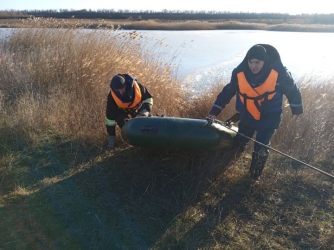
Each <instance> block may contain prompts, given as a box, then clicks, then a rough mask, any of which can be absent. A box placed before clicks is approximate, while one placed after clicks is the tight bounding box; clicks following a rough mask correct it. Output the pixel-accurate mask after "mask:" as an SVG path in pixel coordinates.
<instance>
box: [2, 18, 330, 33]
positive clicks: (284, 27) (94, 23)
mask: <svg viewBox="0 0 334 250" xmlns="http://www.w3.org/2000/svg"><path fill="white" fill-rule="evenodd" d="M41 25H42V26H44V27H50V28H57V27H73V26H77V27H81V28H83V27H84V28H91V29H96V28H101V27H103V28H107V29H110V28H111V29H113V28H120V29H130V30H226V29H228V30H231V29H233V30H267V31H294V32H334V25H331V24H327V25H326V24H316V23H304V22H302V21H300V20H298V19H296V20H286V21H285V20H268V19H263V20H261V19H255V20H253V19H249V20H247V19H246V20H221V21H217V20H211V21H210V20H208V21H196V20H174V21H171V20H170V21H166V20H140V21H133V20H128V19H125V20H117V19H116V20H112V19H106V20H103V19H75V18H73V19H52V18H34V19H0V28H23V27H29V28H32V27H38V26H41Z"/></svg>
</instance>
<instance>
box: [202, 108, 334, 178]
mask: <svg viewBox="0 0 334 250" xmlns="http://www.w3.org/2000/svg"><path fill="white" fill-rule="evenodd" d="M237 114H239V113H237ZM237 114H235V115H233V116H232V117H231V118H230V119H228V120H227V121H226V122H222V121H219V120H217V119H213V118H211V117H206V120H207V121H208V123H209V124H212V123H218V124H219V125H222V126H224V127H225V128H228V129H230V130H231V131H233V132H235V133H237V134H239V135H241V136H243V137H245V138H247V139H248V140H251V141H253V142H255V143H258V144H260V145H261V146H263V147H265V148H267V149H270V150H272V151H275V152H276V153H279V154H281V155H283V156H285V157H287V158H289V159H291V160H294V161H296V162H299V163H300V164H303V165H305V166H307V167H309V168H311V169H313V170H315V171H318V172H320V173H322V174H324V175H326V176H328V177H331V178H333V179H334V176H333V175H331V174H329V173H327V172H325V171H323V170H321V169H319V168H316V167H313V166H311V165H310V164H307V163H305V162H302V161H301V160H298V159H296V158H294V157H292V156H290V155H288V154H285V153H283V152H281V151H279V150H277V149H275V148H273V147H270V146H268V145H265V144H263V143H261V142H259V141H257V140H255V139H253V138H251V137H248V136H246V135H244V134H242V133H240V132H238V131H237V130H235V129H233V128H231V126H230V125H231V122H232V121H235V120H236V118H239V116H238V115H237ZM233 118H234V119H233ZM238 120H239V119H238ZM238 120H237V121H238Z"/></svg>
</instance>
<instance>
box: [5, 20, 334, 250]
mask: <svg viewBox="0 0 334 250" xmlns="http://www.w3.org/2000/svg"><path fill="white" fill-rule="evenodd" d="M75 27H77V25H76V26H75ZM75 27H73V28H72V29H46V28H38V29H25V30H20V31H18V32H16V33H15V34H13V35H12V36H11V37H10V39H9V40H2V41H1V44H0V53H1V57H0V138H1V144H0V217H1V218H2V220H1V223H0V232H1V237H0V248H1V249H34V250H35V249H62V250H63V249H110V248H111V247H112V249H331V248H332V246H333V244H334V237H333V221H334V217H333V211H334V202H333V194H334V193H333V182H331V181H332V180H330V179H329V178H328V177H325V176H323V175H321V174H319V173H315V172H314V171H312V170H310V169H307V168H306V167H303V166H300V165H299V166H298V165H296V164H294V163H293V162H291V161H290V160H287V159H285V158H284V157H282V156H280V155H277V154H272V155H271V158H270V162H269V164H268V168H267V169H266V170H265V174H264V181H263V182H262V184H261V185H259V186H257V187H253V186H251V185H250V183H249V182H248V178H247V170H248V166H249V163H250V152H251V149H249V150H248V151H247V152H246V153H245V154H243V155H241V156H239V157H237V158H236V156H235V154H234V153H233V152H219V151H215V152H203V153H201V154H198V153H197V154H193V153H184V152H183V153H182V152H161V151H155V150H146V149H138V148H133V147H129V146H127V145H125V144H122V143H121V142H119V147H118V148H117V149H116V150H115V151H113V152H105V151H104V150H103V146H104V143H105V127H104V109H105V101H106V94H107V92H108V83H109V80H110V78H111V77H112V76H113V75H114V74H116V73H118V72H129V73H130V74H133V75H135V76H137V77H138V79H139V80H140V81H141V82H142V83H144V84H145V85H147V86H148V88H149V89H150V91H151V92H152V93H153V95H154V97H155V105H154V112H155V113H158V114H165V115H168V116H181V117H193V118H203V117H205V116H206V115H207V112H208V111H209V109H210V107H211V105H212V103H213V101H214V98H215V96H216V95H217V94H218V92H219V91H220V90H221V88H222V87H223V85H224V84H225V83H223V82H219V81H218V82H217V83H216V84H215V85H213V87H212V89H210V90H208V91H207V92H204V93H202V95H200V96H198V97H197V98H193V99H189V98H188V97H187V95H186V94H185V93H184V92H183V91H182V88H181V87H180V84H179V83H178V82H177V81H176V80H175V76H174V70H175V69H174V68H173V66H172V65H173V62H172V61H171V62H170V63H165V59H166V58H165V57H166V55H163V54H159V52H158V51H159V46H165V45H164V44H161V43H159V42H157V43H156V44H154V45H147V44H148V43H146V39H147V38H145V37H139V36H138V34H137V33H136V32H128V33H120V32H117V30H104V31H103V32H101V30H90V31H87V30H81V29H76V28H75ZM149 44H152V43H149ZM298 84H299V85H300V87H301V90H302V94H303V97H304V106H305V114H303V115H302V116H301V117H300V119H299V120H298V121H297V122H293V121H291V119H290V111H289V107H285V109H284V119H283V122H282V126H281V128H280V129H279V131H278V133H277V134H276V135H275V137H274V139H273V142H272V146H273V147H275V148H277V149H279V150H282V151H284V152H286V153H289V154H290V155H292V156H294V157H296V158H298V159H301V160H304V161H306V162H307V163H312V164H313V165H314V166H316V167H319V168H321V169H323V170H325V171H327V172H329V173H331V174H333V150H334V148H333V139H334V138H333V129H332V128H333V126H334V124H333V123H334V121H333V117H334V114H333V112H334V111H333V110H334V107H333V102H332V100H333V98H334V90H333V79H329V80H327V81H326V82H322V81H321V80H315V79H312V77H311V78H310V79H306V78H305V79H302V80H301V82H299V83H298ZM186 100H187V101H186ZM233 113H234V106H233V102H232V103H231V104H230V105H229V106H228V108H227V109H226V111H224V112H223V114H221V116H220V117H219V119H220V120H224V119H226V118H227V117H229V116H230V115H232V114H233Z"/></svg>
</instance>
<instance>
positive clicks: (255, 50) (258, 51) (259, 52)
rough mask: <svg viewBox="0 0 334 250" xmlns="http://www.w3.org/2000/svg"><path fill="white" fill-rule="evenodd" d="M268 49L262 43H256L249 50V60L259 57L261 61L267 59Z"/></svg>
mask: <svg viewBox="0 0 334 250" xmlns="http://www.w3.org/2000/svg"><path fill="white" fill-rule="evenodd" d="M267 57H268V56H267V51H266V49H265V48H264V47H263V46H261V45H254V46H253V47H251V48H250V49H249V50H248V52H247V60H248V61H250V60H251V59H254V58H255V59H258V60H260V61H266V60H267Z"/></svg>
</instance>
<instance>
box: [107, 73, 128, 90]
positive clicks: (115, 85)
mask: <svg viewBox="0 0 334 250" xmlns="http://www.w3.org/2000/svg"><path fill="white" fill-rule="evenodd" d="M125 86H126V85H125V79H124V77H123V76H121V75H115V76H114V77H113V78H112V79H111V82H110V88H111V89H122V88H124V87H125Z"/></svg>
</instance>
